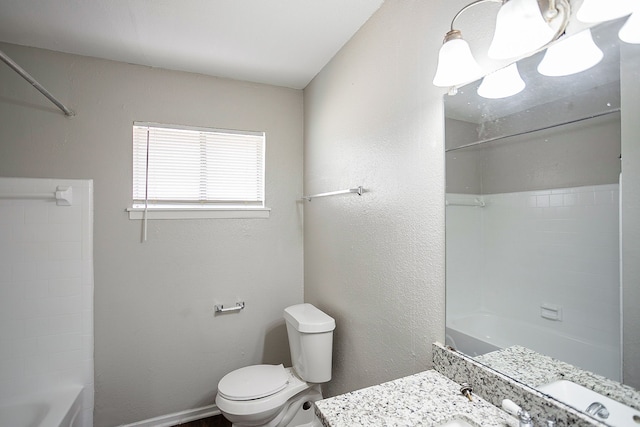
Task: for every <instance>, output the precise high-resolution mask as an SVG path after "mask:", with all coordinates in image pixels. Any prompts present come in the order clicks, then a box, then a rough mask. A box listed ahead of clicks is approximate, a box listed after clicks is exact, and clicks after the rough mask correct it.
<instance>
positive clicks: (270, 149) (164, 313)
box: [0, 45, 303, 427]
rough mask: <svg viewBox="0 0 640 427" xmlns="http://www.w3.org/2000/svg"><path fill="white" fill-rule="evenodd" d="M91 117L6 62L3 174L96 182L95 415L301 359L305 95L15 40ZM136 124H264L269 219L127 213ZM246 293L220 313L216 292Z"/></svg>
mask: <svg viewBox="0 0 640 427" xmlns="http://www.w3.org/2000/svg"><path fill="white" fill-rule="evenodd" d="M1 49H2V50H3V51H5V52H6V53H7V54H8V55H9V56H10V57H12V58H13V59H14V60H15V61H16V62H17V63H19V64H20V65H21V66H23V67H24V68H25V69H27V70H28V71H29V72H30V73H31V74H32V75H33V76H34V77H35V78H36V79H38V80H39V81H40V83H42V84H43V85H44V86H45V87H46V88H47V89H48V90H50V91H51V92H52V93H53V94H55V95H56V96H57V97H58V98H60V100H61V101H63V102H64V103H65V104H68V106H69V107H70V108H72V109H74V110H75V111H76V112H77V115H76V116H75V117H73V118H65V117H64V116H63V115H62V113H60V112H59V111H58V110H57V109H56V108H55V107H54V106H53V105H52V104H50V103H49V102H48V101H47V100H46V99H45V98H44V97H43V96H42V95H40V94H39V93H38V92H36V90H35V89H34V88H32V87H31V86H30V85H29V84H28V83H27V82H25V81H24V80H22V79H21V78H20V77H19V76H18V75H17V74H15V73H14V72H12V71H11V70H10V69H9V68H8V67H0V82H1V84H0V141H2V142H1V143H0V174H2V175H3V176H19V177H53V178H92V179H93V180H94V189H95V199H94V201H95V228H94V231H95V233H94V237H95V240H94V249H95V250H94V260H95V368H96V376H95V379H96V402H95V403H96V406H95V408H96V412H95V425H96V426H98V427H100V426H113V425H118V424H122V423H130V422H134V421H136V420H141V419H147V418H150V417H153V416H159V415H164V414H169V413H172V412H176V411H179V410H184V409H190V408H195V407H199V406H203V405H207V404H211V403H213V398H214V395H215V392H216V385H217V382H218V381H219V380H220V378H221V377H222V376H223V375H224V374H225V373H227V372H229V371H230V370H232V369H235V368H238V367H241V366H244V365H248V364H252V363H259V362H262V361H265V362H282V361H284V362H285V363H286V362H287V360H288V358H289V356H288V347H287V338H286V332H285V329H284V322H283V320H282V310H283V308H284V307H286V306H287V305H290V304H295V303H300V302H302V298H303V266H302V262H303V255H302V220H301V212H300V209H299V206H298V205H297V204H296V199H297V198H299V197H300V195H301V194H302V164H303V158H302V153H303V151H302V150H303V146H302V138H303V116H302V107H303V101H302V95H303V94H302V91H299V90H291V89H283V88H277V87H272V86H265V85H259V84H251V83H244V82H238V81H233V80H226V79H218V78H212V77H206V76H201V75H196V74H188V73H180V72H170V71H164V70H159V69H152V68H147V67H140V66H133V65H128V64H124V63H117V62H110V61H103V60H97V59H92V58H86V57H79V56H73V55H66V54H60V53H53V52H50V51H44V50H37V49H28V48H23V47H18V46H13V45H2V46H1ZM134 120H140V121H155V122H161V123H175V124H184V125H194V126H211V127H219V128H232V129H250V130H264V131H266V133H267V153H266V161H267V176H266V201H267V206H268V207H270V208H272V211H271V217H270V218H269V219H253V220H251V219H250V220H234V219H225V220H165V221H150V222H149V240H148V241H147V242H146V243H145V244H141V243H140V221H131V220H129V219H128V217H127V214H126V213H125V211H124V209H125V208H126V207H127V206H129V205H130V203H131V167H132V166H131V163H132V160H131V159H132V154H131V126H132V123H133V121H134ZM236 300H244V301H245V302H246V305H247V307H246V309H245V310H243V311H242V312H241V313H238V314H233V315H226V316H218V317H214V316H213V305H214V303H225V304H232V303H234V302H235V301H236Z"/></svg>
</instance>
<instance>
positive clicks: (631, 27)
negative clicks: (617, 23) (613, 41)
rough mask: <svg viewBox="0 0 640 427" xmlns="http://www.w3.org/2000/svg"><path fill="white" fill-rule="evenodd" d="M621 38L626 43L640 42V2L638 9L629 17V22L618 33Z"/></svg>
mask: <svg viewBox="0 0 640 427" xmlns="http://www.w3.org/2000/svg"><path fill="white" fill-rule="evenodd" d="M618 37H620V40H622V41H623V42H626V43H635V44H638V43H640V3H639V6H636V11H635V12H633V15H631V16H630V17H629V19H627V22H626V23H625V24H624V26H623V27H622V28H620V32H619V33H618Z"/></svg>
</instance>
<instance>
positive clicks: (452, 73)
mask: <svg viewBox="0 0 640 427" xmlns="http://www.w3.org/2000/svg"><path fill="white" fill-rule="evenodd" d="M481 75H482V70H481V69H480V66H479V65H478V63H477V62H476V60H475V59H473V55H472V54H471V49H470V48H469V44H468V43H467V42H466V41H465V40H464V39H463V38H462V34H461V33H460V31H458V30H451V31H449V32H448V33H447V35H446V36H445V38H444V43H443V44H442V47H441V48H440V53H439V55H438V70H437V71H436V75H435V77H434V78H433V84H434V85H436V86H441V87H448V86H455V85H457V84H460V83H468V82H472V81H474V80H476V79H477V78H478V77H480V76H481Z"/></svg>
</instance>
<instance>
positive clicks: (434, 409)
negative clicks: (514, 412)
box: [315, 370, 518, 427]
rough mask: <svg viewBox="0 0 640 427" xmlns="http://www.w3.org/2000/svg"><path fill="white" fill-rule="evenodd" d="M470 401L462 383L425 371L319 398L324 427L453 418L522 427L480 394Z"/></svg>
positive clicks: (431, 422)
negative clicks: (463, 392) (461, 391)
mask: <svg viewBox="0 0 640 427" xmlns="http://www.w3.org/2000/svg"><path fill="white" fill-rule="evenodd" d="M472 399H473V401H471V402H470V401H469V399H467V398H466V397H464V396H463V395H462V394H461V393H460V385H459V384H457V383H455V382H453V381H451V380H450V379H448V378H447V377H445V376H444V375H442V374H440V373H438V372H436V371H433V370H431V371H425V372H421V373H418V374H415V375H411V376H408V377H404V378H400V379H397V380H394V381H390V382H387V383H383V384H379V385H376V386H372V387H368V388H364V389H361V390H356V391H353V392H350V393H346V394H343V395H340V396H335V397H331V398H328V399H324V400H321V401H318V402H316V409H315V411H316V415H317V416H318V418H319V419H320V421H321V422H322V424H323V425H324V426H325V427H358V426H362V427H369V426H389V427H391V426H398V427H400V426H406V427H409V426H425V427H428V426H439V425H441V424H444V423H446V422H448V421H451V420H454V419H463V420H464V421H467V422H468V423H469V424H472V425H476V426H480V425H482V426H483V427H485V426H486V427H498V426H500V427H502V426H507V425H510V426H517V425H518V423H517V421H516V419H515V418H514V417H512V416H511V415H509V414H507V413H506V412H504V411H502V410H500V409H498V408H496V407H495V406H493V405H491V404H490V403H488V402H487V401H485V400H483V399H481V398H480V397H478V396H476V395H475V394H474V395H473V396H472Z"/></svg>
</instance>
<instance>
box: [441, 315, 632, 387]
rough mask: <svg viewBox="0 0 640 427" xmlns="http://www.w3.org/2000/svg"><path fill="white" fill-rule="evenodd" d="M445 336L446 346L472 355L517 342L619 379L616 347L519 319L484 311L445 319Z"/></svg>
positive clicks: (613, 378)
mask: <svg viewBox="0 0 640 427" xmlns="http://www.w3.org/2000/svg"><path fill="white" fill-rule="evenodd" d="M446 339H447V341H446V344H447V345H450V346H451V347H453V348H455V349H457V350H459V351H461V352H463V353H465V354H468V355H470V356H474V357H475V356H480V355H482V354H485V353H488V352H490V351H495V350H498V349H501V348H506V347H510V346H512V345H520V346H523V347H527V348H529V349H531V350H534V351H536V352H538V353H541V354H545V355H547V356H551V357H553V358H555V359H559V360H562V361H565V362H567V363H570V364H572V365H574V366H577V367H580V368H582V369H586V370H588V371H591V372H595V373H596V374H600V375H603V376H605V377H607V378H610V379H612V380H615V381H620V350H619V349H618V348H615V347H607V346H605V345H602V344H600V343H597V342H587V341H584V340H580V339H577V338H574V337H571V336H568V335H564V334H561V333H559V332H558V331H556V330H554V329H551V328H544V327H541V326H538V325H532V324H528V323H525V322H522V321H519V320H513V319H507V318H503V317H500V316H497V315H494V314H488V313H478V314H474V315H470V316H465V317H458V318H454V319H447V328H446Z"/></svg>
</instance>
